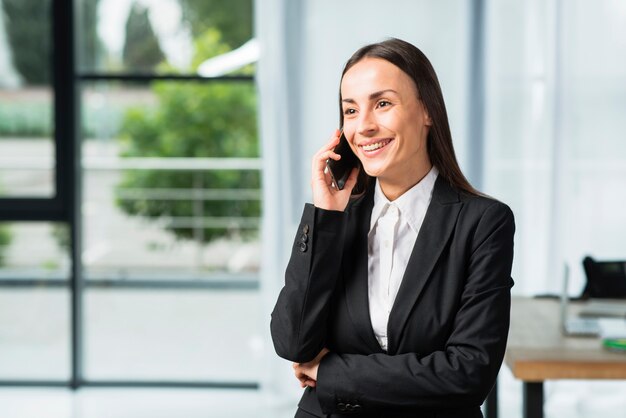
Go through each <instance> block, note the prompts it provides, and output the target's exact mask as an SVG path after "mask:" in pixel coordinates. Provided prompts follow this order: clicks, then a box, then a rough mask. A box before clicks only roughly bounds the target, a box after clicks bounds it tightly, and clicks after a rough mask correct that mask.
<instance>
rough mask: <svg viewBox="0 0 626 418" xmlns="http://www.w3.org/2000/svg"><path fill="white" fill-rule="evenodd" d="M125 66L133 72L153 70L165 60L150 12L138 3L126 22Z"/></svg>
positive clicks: (134, 4)
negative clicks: (149, 15)
mask: <svg viewBox="0 0 626 418" xmlns="http://www.w3.org/2000/svg"><path fill="white" fill-rule="evenodd" d="M122 57H123V60H124V65H125V66H126V68H129V69H131V70H144V71H149V70H152V69H153V68H154V67H155V66H156V65H157V64H159V63H160V62H161V61H163V59H164V58H165V57H164V55H163V51H162V50H161V47H160V46H159V40H158V39H157V37H156V35H155V34H154V30H153V29H152V24H151V23H150V18H149V17H148V10H147V9H146V8H144V7H143V6H140V5H139V4H137V3H136V2H134V3H133V6H132V7H131V9H130V13H129V14H128V20H126V40H125V42H124V50H123V52H122Z"/></svg>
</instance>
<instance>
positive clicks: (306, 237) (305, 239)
mask: <svg viewBox="0 0 626 418" xmlns="http://www.w3.org/2000/svg"><path fill="white" fill-rule="evenodd" d="M300 241H302V242H309V236H308V235H307V234H302V236H300Z"/></svg>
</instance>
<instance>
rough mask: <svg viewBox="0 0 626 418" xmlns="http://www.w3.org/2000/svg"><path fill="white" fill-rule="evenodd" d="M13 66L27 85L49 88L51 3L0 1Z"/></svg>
mask: <svg viewBox="0 0 626 418" xmlns="http://www.w3.org/2000/svg"><path fill="white" fill-rule="evenodd" d="M2 6H3V8H4V16H5V25H6V31H7V38H8V41H9V45H10V46H11V52H12V55H13V64H14V65H15V69H16V70H17V72H19V73H20V74H21V75H22V77H23V78H24V80H25V81H26V83H27V84H33V85H42V84H50V78H51V75H52V43H51V38H52V26H51V24H50V23H51V22H50V20H51V19H50V17H51V12H52V10H51V2H50V1H43V2H42V1H41V0H2Z"/></svg>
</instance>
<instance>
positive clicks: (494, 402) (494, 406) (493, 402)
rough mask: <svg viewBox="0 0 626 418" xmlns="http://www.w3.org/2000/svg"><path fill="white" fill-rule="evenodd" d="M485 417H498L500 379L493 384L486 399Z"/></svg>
mask: <svg viewBox="0 0 626 418" xmlns="http://www.w3.org/2000/svg"><path fill="white" fill-rule="evenodd" d="M485 415H486V417H485V418H498V381H497V380H496V384H495V385H493V388H492V389H491V392H489V395H487V400H486V401H485Z"/></svg>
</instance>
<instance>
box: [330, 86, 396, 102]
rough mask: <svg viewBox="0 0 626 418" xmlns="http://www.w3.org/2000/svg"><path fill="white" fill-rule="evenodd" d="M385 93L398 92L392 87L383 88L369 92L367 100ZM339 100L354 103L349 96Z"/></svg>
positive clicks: (374, 98)
mask: <svg viewBox="0 0 626 418" xmlns="http://www.w3.org/2000/svg"><path fill="white" fill-rule="evenodd" d="M385 93H395V94H398V92H397V91H395V90H393V89H385V90H380V91H376V92H374V93H372V94H370V95H369V97H368V98H369V100H376V99H378V98H379V97H380V96H383V95H384V94H385ZM341 101H342V102H346V103H356V102H355V101H354V99H350V98H347V99H342V100H341Z"/></svg>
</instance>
